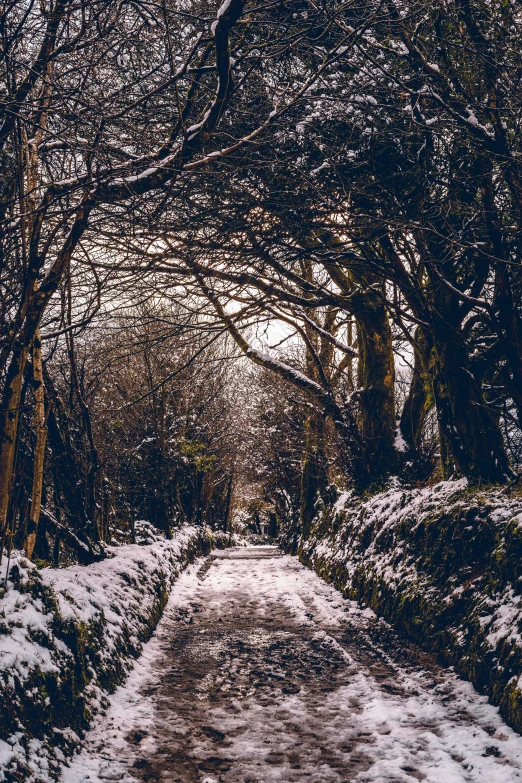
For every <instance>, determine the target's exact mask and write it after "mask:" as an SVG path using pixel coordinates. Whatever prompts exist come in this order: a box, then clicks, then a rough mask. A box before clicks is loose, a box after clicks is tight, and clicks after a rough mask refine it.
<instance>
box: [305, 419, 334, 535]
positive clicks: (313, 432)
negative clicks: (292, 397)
mask: <svg viewBox="0 0 522 783" xmlns="http://www.w3.org/2000/svg"><path fill="white" fill-rule="evenodd" d="M323 427H324V422H323V420H322V418H321V416H320V415H319V414H318V413H313V414H312V415H311V416H310V417H309V418H308V421H307V422H306V443H305V454H304V460H303V469H302V473H301V508H300V521H301V529H302V532H303V537H304V538H307V537H308V536H309V535H310V528H311V525H312V521H313V519H314V516H315V514H316V511H317V501H318V499H319V497H321V496H322V495H324V493H325V490H326V487H327V486H328V476H327V471H326V456H325V449H324V435H323Z"/></svg>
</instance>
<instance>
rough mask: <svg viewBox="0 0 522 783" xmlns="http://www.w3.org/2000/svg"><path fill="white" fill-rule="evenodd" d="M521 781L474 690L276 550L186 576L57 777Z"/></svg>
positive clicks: (507, 739)
mask: <svg viewBox="0 0 522 783" xmlns="http://www.w3.org/2000/svg"><path fill="white" fill-rule="evenodd" d="M109 780H112V781H120V783H131V782H132V783H134V782H135V781H145V780H148V781H162V783H189V782H190V783H195V782H196V781H197V783H218V782H221V781H222V782H223V783H247V781H248V782H249V783H269V782H270V781H282V782H284V783H292V781H296V782H297V781H304V780H307V781H308V780H309V781H311V782H312V783H341V782H343V783H344V782H346V781H349V780H350V781H352V780H353V781H360V782H361V783H370V782H373V783H387V782H389V783H392V781H393V783H413V782H414V781H419V780H423V781H426V783H515V782H516V781H518V780H520V781H522V738H521V737H520V736H519V735H517V734H516V733H515V732H514V731H512V730H511V729H510V728H509V727H508V726H506V724H505V723H504V722H503V721H502V720H501V718H500V717H499V714H498V711H497V709H496V708H494V707H492V706H491V705H489V704H488V703H487V700H486V699H485V698H484V697H483V696H480V695H479V694H478V693H477V692H476V691H474V689H473V688H472V686H471V685H470V684H468V683H466V682H463V681H462V680H460V679H459V678H458V677H457V676H456V675H455V673H454V672H453V671H452V670H450V669H443V668H441V667H439V666H438V665H437V664H436V663H435V662H434V661H433V659H432V658H431V657H429V656H428V655H426V654H425V653H422V652H420V651H419V650H417V649H416V648H415V647H413V646H412V645H410V644H408V643H407V642H405V641H404V640H402V639H401V638H399V637H398V636H397V635H396V634H394V632H393V631H392V629H391V628H390V627H389V626H388V625H387V624H386V623H384V622H383V621H382V620H379V619H378V618H376V617H375V615H374V614H373V612H372V611H371V610H368V609H366V610H362V609H360V608H359V607H358V606H357V605H356V604H355V603H354V602H352V601H345V600H343V599H342V597H341V595H340V594H339V593H338V592H337V591H335V590H334V589H333V588H332V587H330V586H329V585H327V584H325V583H324V582H323V581H322V580H321V579H320V578H319V577H318V576H316V575H315V574H314V573H313V572H311V571H309V570H307V569H306V568H304V567H303V566H302V565H300V564H299V562H298V561H297V560H296V559H295V558H293V557H290V556H281V555H280V554H279V553H278V552H277V551H276V550H275V549H273V548H269V547H250V548H244V549H234V550H228V551H227V552H225V553H219V552H215V553H213V556H212V557H211V558H209V559H207V560H206V561H205V562H203V561H199V562H198V563H197V564H194V565H193V566H191V567H190V568H189V569H188V570H187V571H186V572H185V573H184V574H183V575H182V576H181V577H180V579H179V580H178V581H177V583H176V585H175V587H174V589H173V591H172V594H171V598H170V600H169V603H168V605H167V608H166V611H165V614H164V616H163V619H162V620H161V622H160V624H159V626H158V628H157V630H156V632H155V634H154V636H153V638H152V639H151V640H150V642H149V643H148V644H147V645H146V646H145V648H144V651H143V655H142V656H141V658H140V659H139V660H138V661H137V663H136V665H135V667H134V670H133V672H132V673H131V675H130V677H129V679H128V681H127V682H126V684H125V685H124V686H122V687H120V688H119V689H118V690H117V692H116V693H115V695H114V696H113V698H112V700H111V707H110V709H109V711H108V712H107V715H106V716H105V717H104V718H101V719H99V721H98V723H97V725H96V727H95V728H94V729H93V730H92V731H91V732H90V733H89V734H88V736H87V742H86V746H85V749H84V750H83V751H82V752H81V753H80V754H79V755H78V756H76V757H75V758H74V760H73V762H72V764H71V766H70V767H68V768H67V769H65V770H64V772H63V776H62V783H86V782H87V781H89V783H102V781H109Z"/></svg>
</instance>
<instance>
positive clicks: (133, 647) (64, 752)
mask: <svg viewBox="0 0 522 783" xmlns="http://www.w3.org/2000/svg"><path fill="white" fill-rule="evenodd" d="M142 528H143V529H142V530H141V534H142V537H141V541H142V543H141V544H134V545H126V546H121V547H109V548H108V552H109V555H110V557H109V558H108V559H107V560H103V561H102V562H99V563H94V564H93V565H90V566H80V565H76V566H70V567H68V568H63V569H50V568H46V569H42V570H38V569H36V568H35V567H34V566H33V565H32V564H31V563H29V562H28V561H27V560H25V559H24V558H23V557H22V556H21V555H20V553H16V552H15V553H14V555H13V556H12V557H11V564H10V566H11V567H10V572H9V578H8V580H7V586H6V589H4V584H5V570H6V565H7V563H6V559H5V557H4V562H3V567H2V571H3V575H2V574H1V573H0V577H1V581H0V585H1V586H2V590H1V591H0V781H6V782H7V783H14V781H28V782H29V781H30V782H31V783H36V782H37V781H38V783H40V782H41V783H43V782H44V781H45V783H48V781H50V780H53V779H54V778H55V772H56V770H57V769H58V767H59V765H60V762H61V761H63V760H64V758H65V757H66V756H68V755H70V754H71V753H72V751H73V750H74V748H75V747H76V746H77V745H78V742H79V739H80V738H79V735H81V733H82V732H83V730H84V729H85V728H87V727H88V725H89V723H90V721H91V720H92V718H93V716H94V715H95V714H96V713H97V712H98V711H100V710H103V709H104V708H105V706H106V704H107V694H108V693H110V692H112V691H113V690H114V689H115V687H116V686H117V685H118V684H119V683H121V682H122V681H123V680H124V678H125V675H126V673H127V671H128V670H129V669H130V668H131V666H132V660H133V658H135V657H137V656H138V655H139V653H140V650H141V648H142V645H143V643H144V642H146V641H147V640H148V638H149V637H150V635H151V634H152V632H153V630H154V628H155V627H156V624H157V622H158V620H159V618H160V616H161V613H162V610H163V607H164V606H165V603H166V601H167V598H168V594H169V592H170V589H171V586H172V584H173V582H174V581H175V579H176V577H177V576H178V575H179V573H180V572H181V571H182V570H183V568H185V567H186V565H188V563H190V562H192V561H193V560H194V559H195V558H196V557H197V556H199V555H201V554H206V553H207V552H209V551H210V550H211V549H212V548H214V547H221V548H222V547H224V546H230V545H231V544H232V540H231V539H230V536H225V535H224V534H220V533H214V532H212V531H211V530H210V529H209V528H201V527H199V528H194V527H185V528H182V529H181V530H179V531H177V532H176V533H175V534H174V537H173V538H172V539H171V540H165V539H164V538H162V537H160V536H157V535H155V534H154V532H153V529H152V528H151V527H150V528H149V529H147V527H146V526H143V525H142Z"/></svg>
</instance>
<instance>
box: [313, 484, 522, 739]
mask: <svg viewBox="0 0 522 783" xmlns="http://www.w3.org/2000/svg"><path fill="white" fill-rule="evenodd" d="M410 499H411V493H408V492H404V495H403V499H402V503H401V504H400V507H401V508H404V509H406V510H405V512H404V514H402V515H401V514H398V513H397V505H395V507H394V514H395V515H396V517H395V524H393V525H390V524H388V515H387V509H386V507H385V505H384V503H383V504H382V505H380V506H379V514H378V515H375V514H373V516H372V514H370V513H368V511H367V506H366V505H365V504H364V502H363V501H362V500H361V501H359V502H354V506H353V507H352V508H350V509H348V510H347V511H345V512H343V513H342V514H337V515H336V514H335V512H334V510H333V508H332V507H330V508H329V509H328V508H327V509H323V511H322V514H321V517H320V518H316V519H314V521H313V523H312V525H311V528H310V535H309V536H308V537H307V538H306V539H303V538H301V540H300V542H299V546H298V554H299V557H300V559H301V561H302V562H303V563H304V564H305V565H307V566H309V567H310V568H313V569H314V570H315V571H316V572H317V573H318V574H319V575H320V576H321V577H322V578H323V579H325V580H326V581H328V582H330V583H332V584H333V585H334V586H335V587H336V588H337V589H339V590H341V591H342V592H343V595H344V596H345V597H347V598H351V599H354V600H357V601H359V602H361V603H363V604H364V605H366V606H369V607H371V608H372V609H373V610H374V611H375V612H376V614H378V615H379V616H382V617H384V618H385V619H386V620H387V621H388V622H390V623H392V624H393V625H394V626H395V627H396V628H398V629H399V630H401V631H402V632H404V633H405V634H406V635H407V636H408V637H409V638H411V639H413V640H414V641H416V642H417V643H419V644H420V645H421V646H423V647H424V648H425V649H427V650H429V651H431V652H434V653H436V654H437V655H438V656H439V658H440V659H441V661H442V662H443V663H445V664H447V665H453V666H454V667H455V669H456V670H457V671H458V672H459V673H460V674H462V675H463V676H464V677H466V678H467V679H469V680H471V681H472V682H473V683H474V685H475V686H476V687H477V689H478V690H479V691H481V692H483V693H485V694H487V695H488V696H489V698H490V699H491V701H492V702H493V703H494V704H496V705H498V706H499V708H500V712H501V714H502V715H503V717H504V719H505V720H506V721H507V722H508V723H509V724H510V725H511V726H513V728H515V729H516V730H518V731H521V732H522V693H521V691H520V690H519V688H518V686H517V683H518V679H519V678H520V677H521V676H522V648H521V647H520V646H519V645H517V644H516V643H515V642H514V641H513V640H510V639H506V638H504V639H501V640H500V641H499V642H498V643H497V644H496V646H495V647H494V648H492V647H491V646H490V644H489V642H488V640H487V636H488V622H487V621H486V622H481V618H484V617H486V616H487V615H488V614H491V613H492V611H493V609H494V607H495V606H497V605H499V604H500V603H501V602H502V598H501V596H502V595H508V593H510V594H512V593H514V594H515V595H521V594H522V584H521V583H520V581H521V580H522V526H520V525H519V522H518V519H517V518H512V519H510V520H509V521H505V522H498V515H495V513H494V512H495V509H498V508H499V507H502V506H503V505H504V506H505V504H506V499H505V497H503V496H500V495H494V493H488V492H487V491H486V490H485V489H484V488H481V489H480V490H476V489H465V490H463V491H460V492H458V493H455V495H454V496H453V497H452V498H451V502H448V500H447V498H446V500H445V501H444V502H442V501H440V502H439V501H438V500H437V496H436V493H434V494H433V496H432V498H430V501H429V502H426V503H425V504H424V506H423V509H422V514H421V515H420V516H419V515H416V514H415V513H412V512H411V509H410V510H408V508H407V506H408V503H409V501H410ZM395 504H396V498H395ZM520 510H521V511H522V507H521V508H520ZM516 513H519V511H518V510H517V511H516ZM319 544H321V547H320V549H319V550H318V551H319V552H320V555H317V554H316V550H317V549H318V545H319ZM325 544H326V546H325ZM334 553H337V554H334ZM383 563H385V567H384V566H383ZM348 566H349V568H348ZM348 574H349V575H350V576H349V578H348ZM491 607H493V609H492V608H491ZM519 630H520V631H521V632H522V628H520V629H519Z"/></svg>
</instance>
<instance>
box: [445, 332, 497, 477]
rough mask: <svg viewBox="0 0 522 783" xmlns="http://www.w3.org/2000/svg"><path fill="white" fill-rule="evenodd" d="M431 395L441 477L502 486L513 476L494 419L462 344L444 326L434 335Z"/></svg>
mask: <svg viewBox="0 0 522 783" xmlns="http://www.w3.org/2000/svg"><path fill="white" fill-rule="evenodd" d="M432 339H433V344H432V348H431V354H432V366H433V391H434V395H435V401H436V405H437V417H438V421H439V428H440V432H441V441H442V444H443V446H444V447H445V448H444V449H443V450H442V463H443V464H442V467H443V471H444V475H445V476H449V475H451V474H452V473H455V472H457V473H458V474H461V475H463V476H467V477H468V478H469V479H470V480H471V481H472V482H473V483H486V484H490V483H492V484H502V483H505V482H506V481H507V480H508V479H509V478H510V477H511V476H512V471H511V469H510V466H509V460H508V457H507V454H506V450H505V446H504V441H503V438H502V433H501V430H500V426H499V421H498V415H497V414H496V413H495V412H494V411H493V410H491V408H490V407H488V405H487V404H486V401H485V399H484V395H483V391H482V385H481V382H480V379H478V378H476V377H475V376H474V375H473V374H472V372H471V370H470V368H469V359H468V354H467V347H466V344H465V340H464V338H463V336H462V335H461V334H459V333H458V332H456V330H453V329H451V328H450V326H449V325H447V324H445V323H444V324H442V323H439V324H438V325H437V326H436V328H435V329H434V331H433V338H432Z"/></svg>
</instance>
